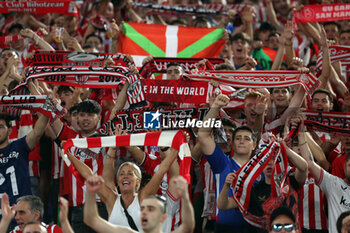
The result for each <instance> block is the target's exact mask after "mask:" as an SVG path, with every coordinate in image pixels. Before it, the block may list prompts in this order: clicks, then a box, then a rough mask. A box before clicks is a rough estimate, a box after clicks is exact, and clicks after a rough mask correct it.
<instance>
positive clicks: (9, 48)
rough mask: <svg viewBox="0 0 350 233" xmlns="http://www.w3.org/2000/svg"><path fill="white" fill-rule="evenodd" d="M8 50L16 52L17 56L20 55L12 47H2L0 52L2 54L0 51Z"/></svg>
mask: <svg viewBox="0 0 350 233" xmlns="http://www.w3.org/2000/svg"><path fill="white" fill-rule="evenodd" d="M9 50H12V52H15V54H16V55H17V56H18V57H20V56H19V53H18V52H17V51H16V50H14V49H13V48H11V47H6V48H3V49H2V50H1V53H0V54H2V53H3V52H5V51H9Z"/></svg>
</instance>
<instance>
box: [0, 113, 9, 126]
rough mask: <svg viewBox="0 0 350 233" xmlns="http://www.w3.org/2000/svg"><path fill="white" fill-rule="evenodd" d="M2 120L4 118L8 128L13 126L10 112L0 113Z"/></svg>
mask: <svg viewBox="0 0 350 233" xmlns="http://www.w3.org/2000/svg"><path fill="white" fill-rule="evenodd" d="M0 120H4V121H5V124H6V126H7V128H11V120H12V119H11V117H10V115H8V114H5V113H0Z"/></svg>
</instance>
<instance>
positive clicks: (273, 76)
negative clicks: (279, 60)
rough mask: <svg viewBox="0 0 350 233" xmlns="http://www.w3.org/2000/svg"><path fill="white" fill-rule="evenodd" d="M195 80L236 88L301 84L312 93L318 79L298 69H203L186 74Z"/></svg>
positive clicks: (318, 82)
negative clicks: (212, 81)
mask: <svg viewBox="0 0 350 233" xmlns="http://www.w3.org/2000/svg"><path fill="white" fill-rule="evenodd" d="M186 76H187V77H189V78H190V79H192V80H197V81H205V80H206V81H209V80H214V81H218V82H219V83H221V84H226V85H228V86H233V87H238V88H245V87H251V88H276V87H290V86H293V85H296V84H301V85H302V86H303V87H304V89H305V91H306V92H307V93H308V94H312V93H313V92H314V91H315V90H316V89H317V87H318V86H319V85H320V81H319V80H318V79H317V77H316V76H315V75H313V74H312V73H300V72H298V71H203V72H191V73H190V74H187V75H186Z"/></svg>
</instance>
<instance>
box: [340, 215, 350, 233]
mask: <svg viewBox="0 0 350 233" xmlns="http://www.w3.org/2000/svg"><path fill="white" fill-rule="evenodd" d="M349 215H350V210H348V211H345V212H343V213H341V214H340V215H339V217H338V219H337V230H338V233H341V229H342V227H343V220H344V218H345V217H347V216H349Z"/></svg>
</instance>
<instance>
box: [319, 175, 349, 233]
mask: <svg viewBox="0 0 350 233" xmlns="http://www.w3.org/2000/svg"><path fill="white" fill-rule="evenodd" d="M317 185H319V186H320V188H321V189H322V192H323V193H324V194H325V195H326V197H327V202H328V230H329V232H337V225H336V223H337V218H338V217H339V215H340V214H341V213H342V212H344V211H348V210H350V185H349V184H348V183H347V182H345V180H343V179H341V178H339V177H337V176H333V175H331V174H329V173H328V172H326V171H324V170H323V169H322V170H321V175H320V179H319V180H318V182H317Z"/></svg>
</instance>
